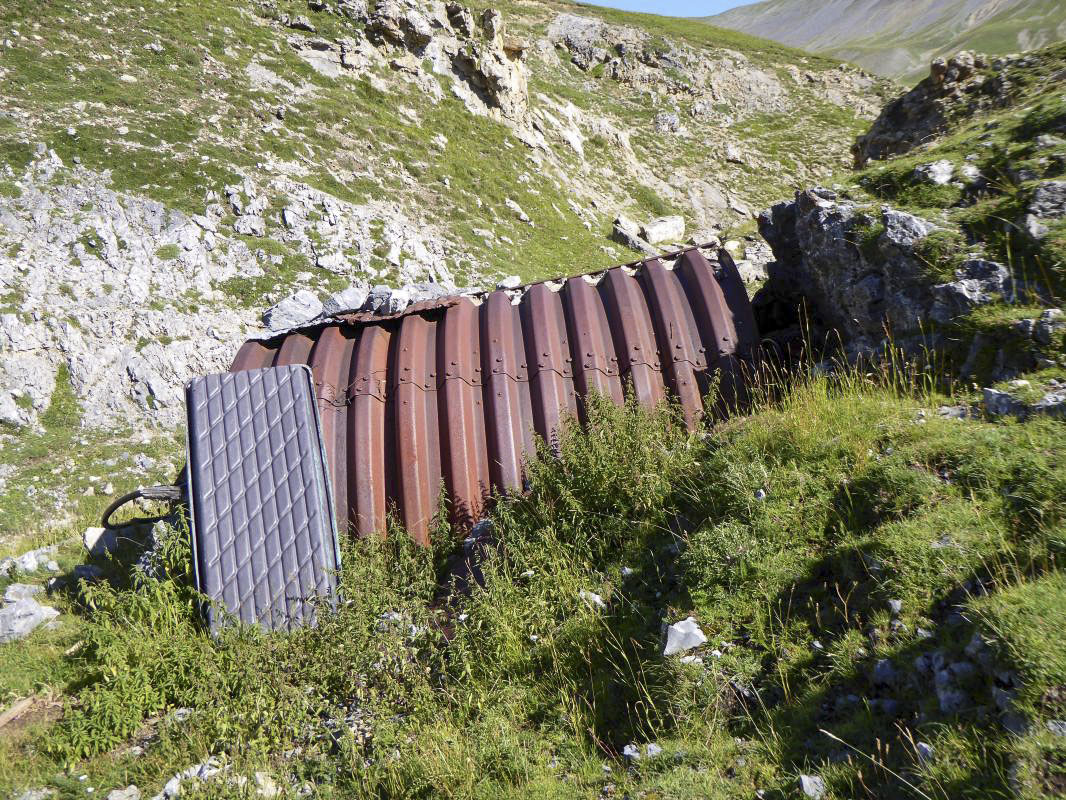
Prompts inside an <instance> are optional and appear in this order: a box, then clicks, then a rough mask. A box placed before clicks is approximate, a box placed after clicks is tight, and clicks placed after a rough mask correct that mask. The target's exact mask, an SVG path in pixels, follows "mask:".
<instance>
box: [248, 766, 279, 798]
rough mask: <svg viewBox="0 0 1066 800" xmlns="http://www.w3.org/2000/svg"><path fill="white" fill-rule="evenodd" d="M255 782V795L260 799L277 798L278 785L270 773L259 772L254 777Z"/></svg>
mask: <svg viewBox="0 0 1066 800" xmlns="http://www.w3.org/2000/svg"><path fill="white" fill-rule="evenodd" d="M253 778H254V780H255V793H256V794H257V795H259V796H260V797H277V796H278V785H277V783H275V781H274V779H273V778H272V777H270V774H269V773H266V772H257V773H255V775H254V776H253Z"/></svg>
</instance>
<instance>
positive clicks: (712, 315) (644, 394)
mask: <svg viewBox="0 0 1066 800" xmlns="http://www.w3.org/2000/svg"><path fill="white" fill-rule="evenodd" d="M704 251H705V248H698V247H696V248H690V249H688V250H683V251H680V252H677V253H672V254H670V255H664V256H662V257H660V258H652V259H648V260H646V261H642V262H635V263H632V264H628V265H623V266H620V267H615V268H613V269H608V270H605V271H602V272H598V273H592V274H589V275H579V276H575V277H570V278H561V279H558V280H555V281H545V282H542V283H536V284H533V285H531V286H528V287H523V288H521V289H518V290H498V291H495V292H491V293H486V294H485V295H483V296H480V297H474V298H470V297H460V298H448V299H446V300H442V301H435V302H432V303H427V304H422V305H419V306H413V307H411V308H410V309H408V311H406V312H405V313H403V314H398V315H394V316H392V317H389V318H368V317H367V316H366V315H353V316H349V317H344V318H341V319H338V320H333V321H329V322H327V323H324V324H322V325H320V326H318V327H312V328H305V329H302V330H299V331H293V332H290V333H288V334H285V335H283V336H280V337H277V338H275V339H272V340H269V341H259V340H251V341H248V342H246V343H245V345H244V346H243V347H242V348H241V349H240V351H239V352H238V354H237V357H236V358H235V359H234V362H233V365H232V367H231V371H237V370H244V369H255V368H259V367H265V366H271V365H273V366H280V365H285V364H305V363H306V364H309V365H310V366H311V369H312V371H313V373H314V378H315V386H316V391H317V393H318V400H319V408H320V412H321V419H322V430H323V437H324V439H325V443H326V451H327V458H328V462H329V466H330V473H331V477H332V481H333V486H334V498H335V502H336V507H337V517H338V519H339V520H342V521H343V520H345V519H347V520H348V521H349V524H350V527H351V529H352V530H353V531H354V532H355V533H357V534H358V535H361V536H362V535H369V534H371V533H375V532H380V531H383V530H384V528H385V517H386V511H387V510H388V509H390V508H395V510H396V511H397V512H398V515H399V519H400V520H401V521H402V522H403V524H404V526H405V527H406V528H407V530H408V531H409V532H410V534H411V536H413V537H414V538H415V539H416V540H418V541H420V542H422V543H425V542H427V541H428V535H429V528H430V525H431V523H432V518H433V516H434V514H435V513H436V512H437V509H438V500H439V489H440V487H441V485H442V483H443V485H444V487H445V488H446V490H447V494H448V497H449V502H450V507H451V514H452V518H453V520H454V521H455V522H458V523H460V524H470V523H472V522H473V521H476V520H477V519H478V517H479V516H480V514H481V512H482V509H483V507H484V503H485V501H486V499H487V497H488V496H489V494H490V493H491V492H493V491H512V490H520V489H521V487H522V480H523V458H524V456H525V454H527V453H530V452H532V449H533V442H534V434H536V435H539V436H541V437H544V438H545V439H547V440H549V441H550V440H551V439H552V437H553V435H554V433H555V432H556V431H557V430H558V427H559V425H560V423H561V422H562V420H563V419H564V418H566V417H567V416H568V415H573V414H577V415H581V414H582V405H581V399H582V398H583V397H584V396H585V395H587V394H588V393H590V392H592V391H598V392H600V393H602V394H604V395H606V396H608V397H610V398H611V399H612V400H614V401H615V402H617V403H621V402H622V399H623V387H624V386H625V385H626V384H627V382H631V383H632V387H633V391H634V392H635V394H636V396H637V398H638V399H639V401H640V402H641V403H642V404H644V405H647V406H653V405H655V404H657V403H658V402H660V401H661V400H663V399H664V398H666V397H667V396H668V395H669V396H673V397H676V398H677V399H678V400H679V401H680V404H681V406H682V408H683V410H684V414H685V418H686V421H687V422H688V424H689V425H694V424H695V423H696V422H697V420H698V419H699V417H700V415H701V414H702V413H703V396H704V394H705V393H706V392H707V390H708V389H709V388H710V385H711V381H712V379H713V375H714V373H715V370H719V369H720V370H721V371H722V386H723V388H724V390H725V391H726V392H727V393H729V392H732V391H735V387H736V386H738V385H739V384H738V379H739V374H738V365H739V361H740V360H744V359H747V358H749V357H750V356H751V354H752V353H753V352H754V349H755V347H756V344H757V338H758V334H757V332H756V329H755V321H754V318H753V316H752V312H751V306H750V304H749V302H748V296H747V293H746V291H745V289H744V285H743V282H742V281H741V278H740V275H739V274H738V273H737V270H736V267H735V265H734V264H733V261H732V260H731V259H730V258H729V256H728V254H725V253H724V251H722V252H721V254H720V256H719V257H717V258H713V260H712V261H709V260H708V259H707V257H706V255H705V252H704Z"/></svg>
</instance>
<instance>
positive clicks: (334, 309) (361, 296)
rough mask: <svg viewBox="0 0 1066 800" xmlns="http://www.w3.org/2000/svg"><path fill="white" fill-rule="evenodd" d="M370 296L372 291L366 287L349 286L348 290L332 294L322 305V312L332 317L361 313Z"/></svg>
mask: <svg viewBox="0 0 1066 800" xmlns="http://www.w3.org/2000/svg"><path fill="white" fill-rule="evenodd" d="M369 296H370V290H369V289H368V288H367V287H366V286H349V287H348V288H347V289H342V290H341V291H339V292H335V293H333V294H331V295H330V296H329V297H328V298H327V299H326V302H324V303H323V304H322V311H323V313H324V314H325V315H326V316H330V317H332V316H335V315H337V314H345V313H348V312H351V311H360V310H362V308H363V306H364V305H365V304H366V300H367V298H368V297H369Z"/></svg>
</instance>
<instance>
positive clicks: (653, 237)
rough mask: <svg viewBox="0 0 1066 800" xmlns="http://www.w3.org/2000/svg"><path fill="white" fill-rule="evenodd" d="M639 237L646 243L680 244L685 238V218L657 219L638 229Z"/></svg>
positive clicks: (675, 216)
mask: <svg viewBox="0 0 1066 800" xmlns="http://www.w3.org/2000/svg"><path fill="white" fill-rule="evenodd" d="M640 235H641V238H643V239H644V240H645V241H646V242H649V243H650V244H657V243H659V242H680V241H681V240H682V239H683V238H684V237H685V218H684V217H682V216H679V215H674V216H669V217H659V218H658V219H653V220H651V221H650V222H646V223H644V224H643V225H642V226H641V227H640Z"/></svg>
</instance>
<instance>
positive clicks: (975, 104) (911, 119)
mask: <svg viewBox="0 0 1066 800" xmlns="http://www.w3.org/2000/svg"><path fill="white" fill-rule="evenodd" d="M1010 61H1011V60H1010V59H1006V60H1005V66H1006V67H1007V68H1008V69H1009V66H1010ZM986 66H988V62H987V59H986V58H985V57H984V56H981V55H975V54H974V53H970V52H962V53H958V54H957V55H955V56H952V57H951V58H950V59H947V60H944V59H942V58H938V59H936V60H934V61H933V62H932V64H931V65H930V69H929V76H928V77H927V78H925V80H923V81H922V82H921V83H919V84H918V85H917V86H915V87H914V88H913V89H911V90H910V91H909V92H906V93H904V94H903V95H901V96H900V97H898V98H896V99H895V100H893V101H892V102H891V103H888V104H887V105H886V106H885V107H884V108H883V109H882V110H881V113H880V115H879V116H878V117H877V119H876V120H874V122H873V124H872V125H871V126H870V129H869V131H867V132H866V133H865V134H863V135H862V136H859V137H858V139H856V141H855V144H854V145H853V146H852V154H853V155H854V157H855V166H856V167H860V168H861V167H863V166H865V165H866V163H867V162H868V161H870V160H880V159H885V158H888V157H890V156H894V155H900V154H902V153H906V152H909V151H910V150H912V149H913V148H915V147H917V146H918V145H920V144H922V143H923V142H926V141H928V140H929V139H931V138H932V137H934V136H935V135H937V134H938V133H941V132H943V131H944V130H946V129H947V127H948V123H949V121H950V120H951V119H952V118H953V117H955V116H956V115H958V114H961V113H963V112H969V113H973V112H976V111H980V110H982V109H988V108H993V107H996V106H1002V105H1005V104H1006V103H1007V102H1009V94H1008V91H1007V90H1008V84H1007V81H1006V79H1005V77H1004V74H1005V73H1006V72H1007V71H1008V70H1007V69H1003V70H996V71H995V72H991V73H989V72H986V71H985V70H983V69H981V68H983V67H986Z"/></svg>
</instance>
